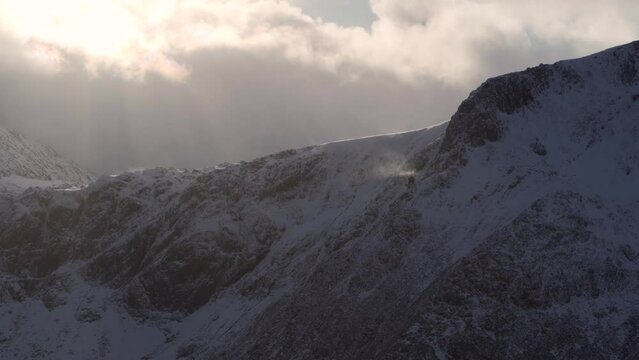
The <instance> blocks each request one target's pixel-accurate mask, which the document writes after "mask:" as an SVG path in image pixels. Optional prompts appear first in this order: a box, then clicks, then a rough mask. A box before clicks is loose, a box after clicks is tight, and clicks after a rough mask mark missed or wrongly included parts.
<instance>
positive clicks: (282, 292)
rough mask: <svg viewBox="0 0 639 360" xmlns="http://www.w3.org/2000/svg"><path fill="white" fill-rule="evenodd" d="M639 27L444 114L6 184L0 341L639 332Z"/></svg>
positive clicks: (423, 348) (13, 351) (177, 351)
mask: <svg viewBox="0 0 639 360" xmlns="http://www.w3.org/2000/svg"><path fill="white" fill-rule="evenodd" d="M638 61H639V43H633V44H629V45H625V46H622V47H618V48H614V49H610V50H607V51H605V52H602V53H599V54H595V55H592V56H589V57H586V58H583V59H577V60H570V61H563V62H559V63H557V64H554V65H543V66H540V67H536V68H533V69H528V70H526V71H523V72H520V73H514V74H508V75H504V76H501V77H497V78H494V79H490V80H488V81H487V82H486V83H484V84H483V85H482V86H481V87H479V88H478V89H477V90H476V91H474V92H473V93H471V95H470V97H469V98H468V99H467V100H465V101H464V102H463V103H462V104H461V105H460V107H459V110H458V111H457V113H456V114H455V115H453V117H452V119H451V121H450V123H448V124H443V125H440V126H436V127H433V128H430V129H424V130H420V131H415V132H409V133H403V134H396V135H390V136H380V137H372V138H366V139H359V140H352V141H344V142H337V143H331V144H326V145H322V146H315V147H309V148H305V149H300V150H291V151H286V152H282V153H279V154H275V155H271V156H267V157H264V158H260V159H257V160H254V161H251V162H246V163H240V164H229V165H225V166H223V167H218V168H216V169H213V170H210V171H208V170H207V171H190V172H181V171H176V170H163V169H156V170H148V171H144V172H140V173H130V174H124V175H120V176H117V177H105V178H102V179H100V180H98V181H97V182H95V183H93V184H91V185H90V186H89V187H87V188H86V189H82V190H80V191H74V192H59V191H53V190H46V189H45V190H42V189H32V190H29V191H27V192H25V193H23V194H20V195H16V196H13V197H9V198H6V199H3V200H1V201H2V202H1V203H0V274H2V279H1V280H0V281H2V283H3V285H4V286H3V287H2V288H1V289H2V290H1V293H0V304H1V305H0V307H1V309H0V310H1V311H0V332H1V333H0V355H2V356H0V357H9V358H78V359H83V358H142V357H145V358H153V359H173V358H195V359H200V358H204V359H208V358H215V359H371V358H380V359H382V358H386V359H397V358H406V359H437V358H439V359H447V358H454V359H457V358H459V359H462V358H463V359H483V358H560V359H561V358H600V359H628V358H634V357H635V356H636V354H639V345H638V344H639V256H638V255H637V250H638V248H639V240H638V239H639V185H638V184H639V161H638V160H639V141H637V140H638V139H639V66H638V65H637V62H638Z"/></svg>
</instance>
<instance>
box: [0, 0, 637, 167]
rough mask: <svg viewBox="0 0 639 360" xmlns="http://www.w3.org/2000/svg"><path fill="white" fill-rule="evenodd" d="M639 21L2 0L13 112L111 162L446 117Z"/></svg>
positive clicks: (476, 5) (180, 159)
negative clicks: (521, 74)
mask: <svg viewBox="0 0 639 360" xmlns="http://www.w3.org/2000/svg"><path fill="white" fill-rule="evenodd" d="M637 19H639V2H638V1H635V0H607V1H601V0H563V1H556V0H535V1H529V0H370V1H366V0H291V1H280V0H110V1H109V0H101V1H97V0H96V1H86V0H56V1H50V0H20V1H15V0H0V122H1V123H3V124H4V125H5V126H11V127H14V128H18V129H19V130H22V131H24V132H27V135H32V136H35V137H36V138H38V139H39V140H43V141H45V142H48V143H51V144H53V145H54V146H56V147H57V148H58V149H59V150H61V151H62V152H63V153H66V154H70V156H71V157H73V158H74V159H76V160H78V161H79V162H80V163H82V164H83V165H85V166H88V167H92V168H93V169H94V170H96V171H98V172H101V171H113V170H117V169H125V168H128V167H132V166H148V165H173V166H205V165H211V164H214V163H216V162H220V161H226V160H237V159H247V158H250V157H253V156H258V155H262V154H263V153H264V152H271V151H275V150H279V149H281V148H286V147H294V146H303V145H309V144H312V143H316V142H325V141H330V140H337V139H339V138H347V137H356V136H364V135H372V134H375V133H379V132H386V131H403V130H408V129H410V128H415V127H424V126H428V125H430V124H434V123H438V122H441V121H444V120H446V119H447V117H449V116H450V115H451V114H452V112H454V110H455V107H456V106H457V104H458V103H459V101H461V100H462V99H463V97H464V96H465V95H466V94H467V93H468V91H470V90H472V89H473V88H474V87H475V86H477V85H478V84H479V83H480V82H481V81H483V80H484V79H485V78H486V77H488V76H494V75H498V74H501V73H504V72H509V71H515V70H518V69H521V68H525V67H528V66H533V65H536V64H539V63H540V62H553V61H556V60H560V59H562V58H568V57H575V56H582V55H586V54H588V53H591V52H595V51H598V50H602V49H605V48H608V47H610V46H614V45H619V44H623V43H627V42H630V41H633V40H636V39H638V38H639V22H638V21H637ZM33 84H37V86H33ZM34 104H37V106H34ZM160 108H161V109H162V111H156V109H160ZM69 127H73V128H75V131H76V132H81V134H83V136H82V143H78V141H76V140H77V136H71V135H69V134H67V133H68V130H67V129H68V128H69ZM105 134H106V135H105ZM193 139H199V140H198V141H193ZM71 140H73V141H71ZM185 144H188V145H185ZM127 154H133V155H127Z"/></svg>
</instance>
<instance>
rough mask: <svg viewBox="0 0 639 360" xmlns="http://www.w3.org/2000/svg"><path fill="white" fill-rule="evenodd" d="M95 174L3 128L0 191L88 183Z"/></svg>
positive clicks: (49, 149) (0, 147)
mask: <svg viewBox="0 0 639 360" xmlns="http://www.w3.org/2000/svg"><path fill="white" fill-rule="evenodd" d="M92 180H93V176H92V175H91V174H90V173H88V172H87V171H85V170H83V169H81V168H80V167H79V166H77V165H75V164H74V163H72V162H70V161H69V160H66V159H64V158H62V157H61V156H60V155H58V154H57V153H56V152H55V151H54V150H53V149H51V148H49V147H47V146H43V145H40V144H37V143H34V142H31V141H29V140H27V139H26V138H25V137H24V136H22V135H20V134H19V133H17V132H15V131H11V130H6V129H2V128H0V192H16V191H22V190H24V189H25V188H28V187H32V186H34V187H46V186H62V185H64V184H67V185H69V186H80V185H86V184H88V183H89V182H91V181H92Z"/></svg>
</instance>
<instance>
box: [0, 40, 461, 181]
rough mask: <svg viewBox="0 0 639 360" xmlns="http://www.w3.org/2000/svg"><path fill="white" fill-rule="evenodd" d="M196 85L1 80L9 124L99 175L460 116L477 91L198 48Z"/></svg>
mask: <svg viewBox="0 0 639 360" xmlns="http://www.w3.org/2000/svg"><path fill="white" fill-rule="evenodd" d="M180 60H181V61H184V62H185V63H188V64H189V66H190V67H191V69H192V74H191V76H190V80H189V82H187V83H182V82H174V81H170V80H166V79H164V78H162V77H160V76H153V75H149V76H147V78H146V80H145V81H143V82H140V81H128V80H125V79H123V78H122V77H121V76H119V75H118V74H117V73H105V74H103V75H102V76H100V77H92V76H90V75H88V74H87V73H85V72H83V71H81V70H74V71H67V72H63V73H61V74H59V75H57V76H42V75H39V74H36V73H32V72H29V71H28V70H25V69H23V70H21V71H18V72H11V73H8V72H2V73H0V109H1V114H2V120H3V122H4V123H5V125H7V126H10V127H13V128H17V129H18V130H21V131H23V132H25V133H27V134H28V135H30V136H32V137H35V138H37V139H38V140H40V141H43V142H45V143H49V144H52V145H54V146H55V147H56V148H57V149H58V150H59V151H60V152H61V153H62V154H63V155H67V156H69V157H70V158H72V159H74V160H76V161H77V162H79V163H80V164H81V165H83V166H85V167H88V168H90V169H91V170H93V171H96V172H98V173H109V172H116V171H121V170H126V169H131V168H136V167H150V166H178V167H205V166H212V165H215V164H217V163H220V162H224V161H238V160H247V159H250V158H253V157H256V156H260V155H264V154H266V153H269V152H273V151H278V150H283V149H286V148H292V147H300V146H306V145H311V144H316V143H322V142H327V141H332V140H339V139H343V138H350V137H359V136H366V135H373V134H378V133H383V132H392V131H401V130H406V129H411V128H420V127H425V126H428V125H431V124H434V123H438V122H442V121H445V120H447V119H448V117H449V116H450V114H451V113H452V111H453V110H454V108H455V106H456V105H457V103H458V102H459V101H460V100H461V99H462V98H463V97H464V96H465V94H466V89H463V88H459V87H452V86H449V85H446V84H443V83H441V82H437V81H434V80H433V81H428V82H424V83H422V84H420V85H409V84H406V83H403V82H400V81H398V80H396V79H395V78H394V77H393V76H391V75H389V74H387V73H374V72H367V73H364V74H362V76H360V77H359V79H358V80H357V81H345V80H344V79H342V78H340V77H339V76H337V75H335V74H332V73H329V72H326V71H323V70H321V69H316V68H313V67H309V66H308V65H304V64H294V63H291V62H290V61H288V60H286V59H285V58H283V57H282V56H280V55H278V54H277V53H276V52H272V53H262V54H259V55H256V54H254V53H251V52H247V51H240V50H229V49H226V50H206V51H198V52H195V53H193V54H191V55H189V56H185V57H183V58H181V59H180Z"/></svg>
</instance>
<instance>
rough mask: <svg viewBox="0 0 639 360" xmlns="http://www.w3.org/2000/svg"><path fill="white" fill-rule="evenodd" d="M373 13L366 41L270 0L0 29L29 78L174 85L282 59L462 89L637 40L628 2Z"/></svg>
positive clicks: (70, 6) (482, 0) (17, 20)
mask: <svg viewBox="0 0 639 360" xmlns="http://www.w3.org/2000/svg"><path fill="white" fill-rule="evenodd" d="M371 6H372V10H373V12H374V13H375V15H376V16H377V17H378V19H377V20H376V21H375V23H374V24H373V25H372V27H371V30H370V31H369V30H365V29H363V28H360V27H344V26H338V25H336V24H334V23H330V22H323V21H321V20H318V19H313V18H311V17H309V16H307V15H305V14H304V13H303V12H302V10H301V9H300V8H298V7H296V6H293V5H291V4H290V3H289V2H285V1H277V0H208V1H206V0H184V1H177V0H154V1H151V0H143V1H132V0H112V1H92V2H87V1H83V0H57V1H55V2H54V1H48V0H21V1H13V0H0V23H1V24H2V28H3V29H4V31H5V32H8V33H9V34H10V35H11V36H13V37H14V38H15V39H17V41H18V42H20V43H21V44H22V46H23V49H24V51H25V53H26V54H29V53H31V54H32V55H33V53H34V52H35V53H36V54H37V56H36V58H37V61H34V63H35V64H36V65H37V66H49V68H51V69H58V70H59V69H60V68H62V67H63V66H64V63H65V62H64V59H61V58H60V56H62V55H63V54H65V53H71V54H77V55H80V56H81V57H82V58H83V59H84V64H85V66H86V67H87V69H89V70H90V71H93V72H99V71H100V69H101V68H104V67H106V68H109V69H113V68H115V69H119V70H120V71H121V73H122V74H124V75H126V76H131V77H140V76H143V75H144V74H146V73H148V72H156V73H159V74H162V75H164V76H166V77H168V78H171V79H176V80H185V79H186V78H187V76H188V73H189V65H188V64H185V63H181V62H180V61H179V60H178V59H180V58H181V55H184V54H188V53H190V52H193V51H196V50H201V49H216V48H236V49H242V50H246V51H251V52H260V51H272V50H277V51H281V52H282V53H283V54H284V55H285V56H286V57H287V58H288V59H289V60H291V61H297V62H302V63H304V64H308V65H312V66H319V67H322V68H324V69H327V70H330V71H333V72H337V73H340V74H343V75H345V76H348V77H353V76H357V74H358V73H359V72H361V71H366V70H374V71H383V72H388V73H391V74H393V75H395V76H397V77H398V78H400V79H403V80H406V81H409V82H410V81H419V80H420V79H421V78H424V77H428V78H435V79H439V80H443V81H445V82H449V83H456V84H468V83H474V82H476V81H477V80H478V79H480V78H482V77H484V76H486V75H487V74H492V73H494V72H495V71H500V70H502V69H503V70H512V68H513V67H515V66H521V65H523V64H519V62H521V61H534V60H536V59H538V58H540V57H541V59H542V60H545V59H544V55H547V54H551V55H555V54H557V53H559V54H561V55H573V54H574V55H578V54H583V53H586V52H589V51H593V50H596V49H600V48H604V47H607V46H611V45H614V44H619V43H623V42H627V41H631V40H633V39H634V38H636V37H637V36H638V35H639V26H638V25H637V22H636V21H635V20H636V19H637V17H638V16H639V5H638V4H637V3H636V2H635V1H629V0H609V1H600V0H566V1H562V2H557V1H554V0H553V1H551V0H538V1H523V0H522V1H512V0H510V1H508V0H446V1H444V0H430V1H423V0H371ZM34 49H35V50H34ZM43 49H45V50H44V51H43ZM55 49H58V50H59V51H57V52H56V51H55ZM507 54H510V56H507V57H506V58H497V57H501V56H504V55H507ZM47 57H50V59H48V58H47ZM43 64H44V65H43ZM525 65H527V64H525Z"/></svg>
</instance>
